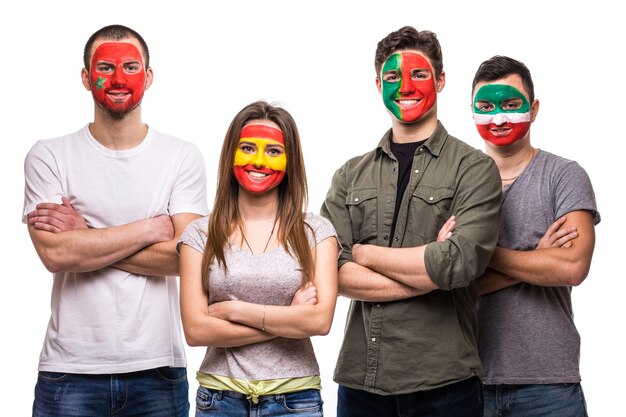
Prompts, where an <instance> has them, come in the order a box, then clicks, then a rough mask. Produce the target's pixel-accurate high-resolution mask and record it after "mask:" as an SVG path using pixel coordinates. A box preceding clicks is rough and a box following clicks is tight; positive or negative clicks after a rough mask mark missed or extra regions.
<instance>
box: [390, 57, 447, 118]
mask: <svg viewBox="0 0 626 417" xmlns="http://www.w3.org/2000/svg"><path fill="white" fill-rule="evenodd" d="M381 80H382V96H383V102H384V103H385V106H386V107H387V109H389V111H390V112H391V113H392V114H393V115H394V116H395V117H396V118H397V119H398V120H401V121H403V122H414V121H416V120H419V119H420V118H421V117H422V116H423V115H424V114H425V113H426V112H427V111H428V110H430V109H431V108H432V107H433V105H434V104H435V102H436V101H437V89H436V87H435V77H434V71H433V69H432V67H431V65H430V63H429V62H428V60H427V59H426V58H425V57H424V56H422V55H421V54H419V53H416V52H399V53H396V54H393V55H391V56H390V57H389V58H388V59H387V61H385V64H384V65H383V69H382V72H381Z"/></svg>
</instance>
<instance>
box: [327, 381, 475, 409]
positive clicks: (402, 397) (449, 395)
mask: <svg viewBox="0 0 626 417" xmlns="http://www.w3.org/2000/svg"><path fill="white" fill-rule="evenodd" d="M482 411H483V396H482V385H481V382H480V380H479V379H478V378H477V377H473V378H469V379H466V380H464V381H461V382H456V383H454V384H450V385H446V386H444V387H441V388H436V389H433V390H429V391H417V392H413V393H410V394H398V395H378V394H372V393H370V392H367V391H362V390H358V389H353V388H348V387H344V386H341V385H340V386H339V390H338V398H337V417H400V416H407V417H452V416H454V417H481V416H482Z"/></svg>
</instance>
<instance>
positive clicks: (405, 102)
mask: <svg viewBox="0 0 626 417" xmlns="http://www.w3.org/2000/svg"><path fill="white" fill-rule="evenodd" d="M421 101H422V99H421V98H401V99H396V100H395V102H396V104H397V105H398V106H399V107H400V108H403V109H406V108H410V107H413V106H416V105H418V104H419V103H420V102H421Z"/></svg>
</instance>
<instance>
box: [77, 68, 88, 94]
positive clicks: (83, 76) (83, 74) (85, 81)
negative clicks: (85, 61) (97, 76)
mask: <svg viewBox="0 0 626 417" xmlns="http://www.w3.org/2000/svg"><path fill="white" fill-rule="evenodd" d="M80 78H81V79H82V80H83V86H84V87H85V88H86V89H87V91H91V80H90V79H89V71H87V70H86V69H85V68H83V69H82V70H81V71H80Z"/></svg>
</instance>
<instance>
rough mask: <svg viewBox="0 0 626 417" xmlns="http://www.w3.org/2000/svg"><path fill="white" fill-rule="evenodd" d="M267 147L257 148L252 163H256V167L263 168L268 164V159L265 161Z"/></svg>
mask: <svg viewBox="0 0 626 417" xmlns="http://www.w3.org/2000/svg"><path fill="white" fill-rule="evenodd" d="M264 151H265V149H263V148H259V149H258V150H257V153H256V155H254V160H253V161H252V163H253V164H254V166H255V167H257V168H261V167H264V166H266V165H267V163H266V161H265V154H264Z"/></svg>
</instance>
